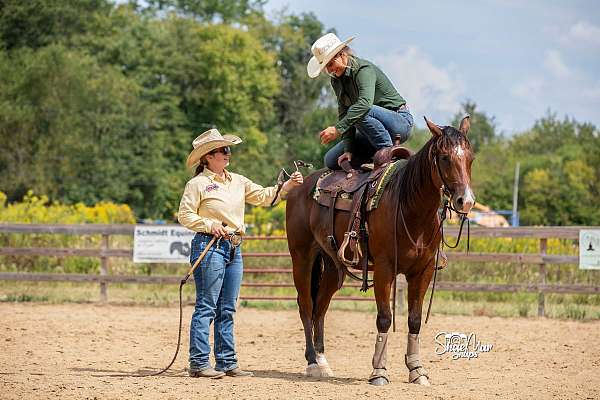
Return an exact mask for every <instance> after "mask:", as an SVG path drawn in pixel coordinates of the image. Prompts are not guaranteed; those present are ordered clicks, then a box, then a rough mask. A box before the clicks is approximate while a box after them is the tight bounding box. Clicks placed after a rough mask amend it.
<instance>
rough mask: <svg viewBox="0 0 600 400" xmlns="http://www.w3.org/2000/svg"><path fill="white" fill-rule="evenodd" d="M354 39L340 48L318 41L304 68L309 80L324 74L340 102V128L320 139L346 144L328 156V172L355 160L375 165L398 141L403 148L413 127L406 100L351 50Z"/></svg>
mask: <svg viewBox="0 0 600 400" xmlns="http://www.w3.org/2000/svg"><path fill="white" fill-rule="evenodd" d="M352 39H353V38H350V39H347V40H345V41H343V42H342V41H341V40H340V39H339V38H338V37H337V36H336V35H335V34H333V33H328V34H326V35H324V36H322V37H320V38H319V39H318V40H317V41H316V42H315V43H314V44H313V45H312V48H311V52H312V54H313V57H312V58H311V59H310V61H309V62H308V65H307V67H306V69H307V72H308V76H309V77H311V78H316V77H317V76H319V74H320V73H321V71H323V70H326V71H327V74H329V76H330V77H331V86H332V87H333V91H334V92H335V96H336V97H337V102H338V122H337V123H336V124H335V125H334V126H330V127H327V128H325V129H323V130H322V131H321V132H320V133H319V136H320V139H321V143H322V144H328V143H330V142H332V141H334V140H336V139H338V138H340V137H341V138H342V140H341V141H340V142H339V143H338V144H336V145H335V146H333V147H332V148H331V149H329V151H328V152H327V153H326V154H325V166H326V167H327V168H329V169H339V168H340V167H339V165H340V164H341V162H342V161H343V160H348V161H350V160H351V159H352V157H355V158H357V159H358V160H360V162H371V158H372V157H373V155H374V154H375V153H376V152H377V151H379V150H381V149H384V148H389V147H391V146H392V144H393V140H394V139H395V137H396V136H399V137H400V143H403V142H405V141H406V140H408V138H409V136H410V130H411V128H412V126H413V117H412V115H411V113H410V111H409V110H408V107H407V105H406V101H405V100H404V98H403V97H402V96H400V94H399V93H398V91H397V90H396V88H395V87H394V85H393V84H392V82H391V81H390V80H389V79H388V77H387V76H386V75H385V74H384V73H383V71H382V70H381V69H379V68H378V67H377V66H376V65H375V64H373V63H372V62H370V61H368V60H364V59H362V58H358V57H356V56H355V55H354V52H353V51H352V50H351V49H350V48H349V47H348V44H349V43H350V42H351V41H352ZM358 160H357V161H358Z"/></svg>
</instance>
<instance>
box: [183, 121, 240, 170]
mask: <svg viewBox="0 0 600 400" xmlns="http://www.w3.org/2000/svg"><path fill="white" fill-rule="evenodd" d="M240 143H242V139H240V138H239V137H237V136H234V135H224V136H222V135H221V132H219V131H218V130H217V129H215V128H213V129H209V130H207V131H206V132H204V133H203V134H201V135H200V136H198V137H197V138H196V139H194V141H193V142H192V146H194V150H192V152H191V153H190V155H189V156H188V158H187V161H186V163H185V164H186V165H187V167H188V168H193V167H194V166H196V165H197V164H198V163H199V162H200V159H201V158H202V157H203V156H205V155H206V154H208V153H210V152H211V151H213V150H214V149H218V148H219V147H226V146H233V145H236V144H240Z"/></svg>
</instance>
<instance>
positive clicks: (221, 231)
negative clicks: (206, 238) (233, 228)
mask: <svg viewBox="0 0 600 400" xmlns="http://www.w3.org/2000/svg"><path fill="white" fill-rule="evenodd" d="M210 233H212V234H213V236H216V237H223V236H225V235H227V231H226V230H225V227H224V226H223V224H221V223H220V222H214V223H213V224H212V226H211V227H210Z"/></svg>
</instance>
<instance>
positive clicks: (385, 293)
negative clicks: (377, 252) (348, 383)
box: [369, 268, 394, 386]
mask: <svg viewBox="0 0 600 400" xmlns="http://www.w3.org/2000/svg"><path fill="white" fill-rule="evenodd" d="M392 275H393V274H389V273H388V272H387V271H382V270H381V269H377V268H375V274H374V277H373V279H374V289H375V301H376V302H377V337H376V339H375V352H374V353H373V360H372V364H373V372H371V375H370V376H369V383H371V384H372V385H378V386H379V385H387V384H388V383H389V382H390V378H389V376H388V373H387V369H386V366H385V365H386V362H387V336H388V331H389V329H390V326H391V325H392V310H391V309H390V292H391V288H392V281H393V280H394V277H393V276H392Z"/></svg>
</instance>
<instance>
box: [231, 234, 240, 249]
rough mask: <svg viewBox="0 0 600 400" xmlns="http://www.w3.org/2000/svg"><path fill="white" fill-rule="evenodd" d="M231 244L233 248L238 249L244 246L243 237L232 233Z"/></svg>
mask: <svg viewBox="0 0 600 400" xmlns="http://www.w3.org/2000/svg"><path fill="white" fill-rule="evenodd" d="M229 242H231V245H232V246H233V247H238V246H239V245H240V244H242V237H241V236H240V235H236V234H233V233H232V234H230V235H229Z"/></svg>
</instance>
